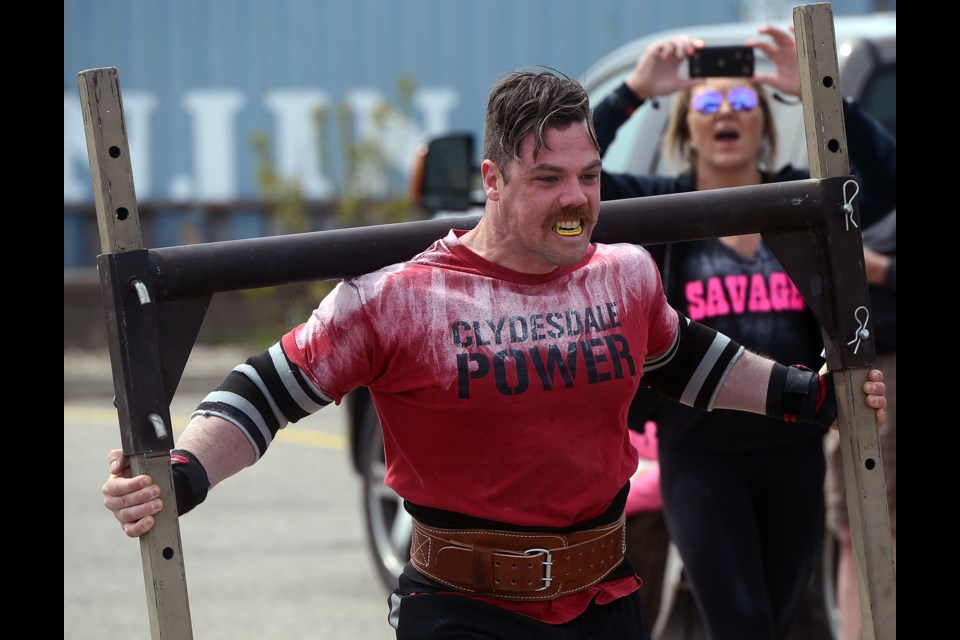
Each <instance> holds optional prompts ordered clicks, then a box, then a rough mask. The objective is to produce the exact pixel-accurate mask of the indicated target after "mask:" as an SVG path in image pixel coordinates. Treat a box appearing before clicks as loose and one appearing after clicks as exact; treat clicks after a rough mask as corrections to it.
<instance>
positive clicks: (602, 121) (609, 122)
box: [593, 83, 645, 158]
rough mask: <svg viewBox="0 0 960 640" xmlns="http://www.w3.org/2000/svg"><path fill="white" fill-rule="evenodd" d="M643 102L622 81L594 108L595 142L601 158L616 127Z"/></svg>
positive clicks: (609, 143) (615, 132)
mask: <svg viewBox="0 0 960 640" xmlns="http://www.w3.org/2000/svg"><path fill="white" fill-rule="evenodd" d="M644 102H645V100H644V99H643V98H640V97H638V96H637V94H635V93H634V92H633V91H632V90H631V89H630V87H628V86H627V85H626V83H623V84H621V85H620V86H619V87H617V88H616V89H614V90H613V92H612V93H610V94H609V95H608V96H607V97H606V98H604V99H603V100H601V101H600V104H598V105H597V106H596V107H595V108H594V110H593V127H594V129H595V130H596V132H597V142H599V143H600V157H601V158H602V157H603V155H604V154H605V153H606V152H607V149H608V148H609V147H610V145H611V144H612V143H613V140H614V138H616V137H617V129H619V128H620V126H621V125H622V124H623V123H624V122H626V121H627V120H628V119H629V118H630V116H632V115H633V112H634V111H636V110H637V109H639V108H640V106H641V105H642V104H643V103H644Z"/></svg>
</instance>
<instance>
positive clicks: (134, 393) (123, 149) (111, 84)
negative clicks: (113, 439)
mask: <svg viewBox="0 0 960 640" xmlns="http://www.w3.org/2000/svg"><path fill="white" fill-rule="evenodd" d="M78 84H79V89H80V103H81V108H82V110H83V124H84V129H85V132H86V139H87V155H88V157H89V160H90V173H91V177H92V180H93V195H94V200H95V202H96V209H97V221H98V225H99V229H100V245H101V249H102V251H103V255H101V256H100V257H99V259H98V263H97V264H98V269H99V272H100V284H101V294H102V296H103V304H104V311H105V313H106V317H107V333H108V342H109V346H110V361H111V365H112V367H113V379H114V389H115V391H116V401H115V404H116V407H117V412H118V416H119V421H120V432H121V441H122V445H123V451H124V453H125V454H126V455H127V456H128V458H129V460H130V467H131V469H132V471H133V473H134V474H135V475H141V474H147V475H149V476H151V477H152V478H153V480H154V482H156V484H157V485H158V486H159V487H160V490H161V495H160V497H161V499H162V500H163V503H164V505H165V508H164V509H163V510H162V511H161V512H160V513H159V514H157V516H156V517H155V520H156V524H155V525H154V527H153V529H152V530H151V531H150V532H148V533H147V534H145V535H143V536H141V537H140V552H141V557H142V560H143V577H144V586H145V588H146V591H147V606H148V610H149V614H150V632H151V637H152V638H153V640H159V639H173V640H190V639H191V638H192V637H193V631H192V629H191V623H190V605H189V601H188V599H187V583H186V576H185V573H184V567H183V554H182V547H181V543H180V529H179V525H178V522H177V510H176V497H175V495H174V492H173V477H172V474H171V471H170V455H169V451H170V449H171V448H172V447H173V429H172V427H171V422H170V412H169V411H170V410H169V400H168V398H167V397H166V395H165V394H164V389H165V388H166V387H165V385H164V384H163V368H162V367H161V365H160V362H161V358H160V353H159V341H158V340H156V339H150V338H151V337H153V338H156V336H157V335H158V332H159V326H158V316H159V311H158V306H157V304H156V298H155V294H153V293H152V292H151V284H152V282H151V278H150V277H149V272H148V270H147V269H146V268H144V266H145V265H146V261H145V260H144V259H143V258H144V257H145V255H144V254H145V253H146V252H145V251H144V250H143V249H142V240H141V235H140V221H139V217H138V213H137V202H136V193H135V191H134V188H133V172H132V169H131V165H130V154H129V149H128V145H127V138H126V126H125V123H124V117H123V102H122V99H121V95H120V82H119V78H118V76H117V70H116V69H114V68H101V69H92V70H88V71H82V72H80V73H79V74H78ZM121 257H123V258H126V257H131V258H133V260H132V261H131V260H118V258H121ZM138 258H140V259H138ZM144 390H146V393H145V392H144Z"/></svg>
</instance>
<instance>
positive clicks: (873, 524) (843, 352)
mask: <svg viewBox="0 0 960 640" xmlns="http://www.w3.org/2000/svg"><path fill="white" fill-rule="evenodd" d="M793 20H794V29H795V32H796V37H797V51H798V56H799V62H800V79H801V84H802V96H803V116H804V125H805V127H806V135H807V153H808V156H809V161H810V176H811V178H815V179H821V178H833V177H839V176H845V175H848V174H849V173H850V164H849V156H848V154H847V149H846V140H847V137H846V132H845V129H844V120H843V109H842V104H841V100H842V97H843V96H842V95H841V92H840V73H839V64H838V61H837V45H836V35H835V33H834V28H833V12H832V9H831V7H830V4H829V3H818V4H808V5H800V6H797V7H794V10H793ZM849 193H850V194H851V196H852V194H853V193H854V189H853V185H851V188H850V192H849ZM851 200H852V202H850V203H849V204H850V207H849V208H847V209H843V208H838V211H837V214H836V215H837V219H838V220H843V225H844V227H845V228H847V229H848V231H849V233H847V234H839V236H838V241H837V242H836V243H833V242H831V247H830V251H831V252H836V251H857V252H858V258H859V261H860V262H861V263H862V259H863V245H862V238H861V236H860V229H859V227H858V226H857V225H856V224H854V223H855V221H856V220H857V219H859V216H857V215H855V213H854V211H855V210H857V208H858V207H857V204H856V199H855V198H852V197H851ZM844 235H846V236H847V237H846V238H843V236H844ZM832 240H833V238H831V241H832ZM847 264H849V262H848V263H847ZM843 268H844V266H843V265H842V264H840V261H837V262H835V263H834V264H833V269H832V270H833V280H834V282H837V281H844V280H849V279H850V278H851V277H854V276H855V275H856V274H853V273H841V272H840V271H841V270H842V269H843ZM862 274H863V268H862V264H861V267H860V276H859V280H860V286H859V287H858V289H860V290H862V291H865V290H866V286H867V285H866V279H865V276H863V275H862ZM838 293H839V295H836V296H835V297H834V306H833V310H834V322H833V323H832V325H833V327H835V328H836V330H835V331H834V335H825V336H824V342H825V344H826V356H827V364H828V366H829V368H830V370H831V371H832V372H833V374H834V381H835V388H836V392H837V403H838V408H839V414H840V415H839V422H840V450H841V459H842V466H843V476H844V484H845V487H846V493H847V508H848V511H849V513H850V531H851V533H852V535H853V549H854V555H855V557H856V565H857V575H858V578H859V579H858V585H859V592H860V615H861V619H862V620H863V637H864V640H873V639H874V638H877V639H881V640H894V639H895V638H896V637H897V584H896V566H895V561H894V558H893V544H892V540H891V531H890V514H889V511H888V508H887V501H886V484H885V481H884V475H883V464H882V458H881V452H880V442H879V436H878V433H877V424H876V419H875V416H874V412H873V410H871V409H869V408H868V407H866V406H865V405H864V403H863V392H862V387H863V384H864V383H865V382H866V381H867V372H868V371H869V370H870V369H871V368H872V365H874V364H875V363H876V357H875V347H874V344H873V340H872V339H871V336H870V332H871V331H872V325H871V324H870V322H869V319H870V313H869V312H870V309H869V303H868V302H866V303H865V302H864V301H863V300H857V299H856V296H847V295H845V294H844V292H838ZM844 327H846V333H841V331H842V328H844ZM851 327H852V328H851Z"/></svg>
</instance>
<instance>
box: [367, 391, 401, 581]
mask: <svg viewBox="0 0 960 640" xmlns="http://www.w3.org/2000/svg"><path fill="white" fill-rule="evenodd" d="M364 414H365V415H364V416H363V419H362V421H361V432H360V434H359V464H360V470H361V474H362V476H363V514H364V519H365V522H366V529H367V546H368V548H369V551H370V555H371V559H372V560H373V564H374V567H375V569H376V571H377V575H378V576H379V578H380V581H381V583H382V584H383V586H384V588H385V589H386V590H387V591H393V590H394V589H396V588H397V578H398V577H399V576H400V572H401V571H403V567H404V565H406V563H407V561H408V560H409V559H410V536H411V531H412V528H413V527H412V523H411V519H410V514H408V513H407V511H406V510H405V509H404V508H403V500H402V499H401V498H400V496H398V495H397V494H396V493H395V492H394V491H393V489H390V488H389V487H388V486H386V485H385V484H384V482H383V481H384V478H385V477H386V470H387V467H386V463H385V462H384V456H383V433H382V431H381V429H380V420H379V419H378V418H377V412H376V411H374V410H373V407H372V406H370V407H368V408H367V410H366V411H365V412H364Z"/></svg>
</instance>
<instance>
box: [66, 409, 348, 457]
mask: <svg viewBox="0 0 960 640" xmlns="http://www.w3.org/2000/svg"><path fill="white" fill-rule="evenodd" d="M170 419H171V420H173V422H174V424H186V423H187V422H189V420H190V417H189V416H170ZM67 420H70V421H71V422H81V423H85V424H89V425H97V426H104V427H114V428H119V422H118V421H117V412H116V411H115V410H114V409H106V408H99V407H81V406H74V405H66V404H65V405H63V422H64V424H66V422H67ZM174 431H175V432H177V433H180V432H181V431H183V427H175V428H174ZM277 440H278V441H280V442H287V443H290V444H299V445H303V446H307V447H318V448H321V449H334V450H343V449H346V447H347V439H346V438H345V437H344V436H342V435H338V434H335V433H324V432H322V431H314V430H311V429H301V428H298V427H293V426H289V427H286V428H285V429H281V430H280V433H278V434H277Z"/></svg>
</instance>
